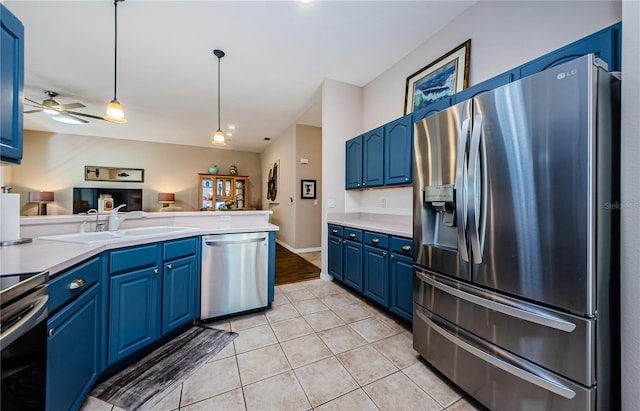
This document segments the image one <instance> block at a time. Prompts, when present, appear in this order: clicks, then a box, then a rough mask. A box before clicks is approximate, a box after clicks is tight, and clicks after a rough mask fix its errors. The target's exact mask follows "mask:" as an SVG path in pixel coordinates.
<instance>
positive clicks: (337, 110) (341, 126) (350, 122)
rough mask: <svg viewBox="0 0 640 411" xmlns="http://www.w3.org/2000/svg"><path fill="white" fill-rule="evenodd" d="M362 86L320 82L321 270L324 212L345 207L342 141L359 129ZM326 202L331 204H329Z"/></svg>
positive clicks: (324, 261) (324, 262) (324, 255)
mask: <svg viewBox="0 0 640 411" xmlns="http://www.w3.org/2000/svg"><path fill="white" fill-rule="evenodd" d="M361 123H362V88H360V87H356V86H353V85H350V84H346V83H342V82H339V81H335V80H330V79H326V80H325V81H324V82H323V83H322V182H323V184H322V198H323V202H322V250H323V253H322V274H321V276H322V277H323V278H330V277H328V275H327V274H326V273H327V252H326V250H327V213H334V212H338V213H342V212H344V211H345V190H344V175H345V156H344V152H345V146H344V142H345V141H346V140H348V139H349V138H351V137H352V136H355V135H356V134H357V133H359V132H360V130H361ZM329 202H333V203H334V207H329V206H328V204H329Z"/></svg>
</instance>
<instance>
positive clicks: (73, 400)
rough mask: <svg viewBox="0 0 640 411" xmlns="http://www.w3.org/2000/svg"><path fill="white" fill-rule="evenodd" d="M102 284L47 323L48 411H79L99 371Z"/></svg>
mask: <svg viewBox="0 0 640 411" xmlns="http://www.w3.org/2000/svg"><path fill="white" fill-rule="evenodd" d="M100 295H101V293H100V283H97V284H94V285H93V286H92V287H91V288H89V289H87V290H86V291H85V292H83V293H82V295H80V296H79V297H78V298H77V299H76V300H74V301H73V302H71V303H70V304H68V305H67V306H65V307H64V308H62V309H61V310H60V311H58V312H57V313H55V314H54V315H52V316H51V317H49V319H48V321H47V327H48V337H47V389H46V403H47V404H46V409H47V410H53V411H55V410H77V409H79V408H80V405H81V404H82V402H83V401H84V399H85V397H86V395H87V394H88V392H89V391H90V390H91V387H92V386H93V384H94V382H95V381H96V378H97V377H98V374H99V373H100V372H101V369H100V349H101V347H100V344H101V341H102V338H101V325H100V324H101V323H100V319H101V304H100Z"/></svg>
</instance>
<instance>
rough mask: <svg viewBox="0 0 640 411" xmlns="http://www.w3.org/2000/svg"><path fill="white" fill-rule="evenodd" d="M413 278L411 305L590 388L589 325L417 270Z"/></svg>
mask: <svg viewBox="0 0 640 411" xmlns="http://www.w3.org/2000/svg"><path fill="white" fill-rule="evenodd" d="M414 274H415V275H414V302H415V303H416V304H418V305H420V306H422V307H424V308H426V309H427V310H429V311H431V312H433V313H435V314H437V315H438V316H440V317H442V318H444V319H446V320H448V321H450V322H452V323H454V324H456V325H458V326H459V327H461V328H462V329H464V330H466V331H468V332H470V333H472V334H474V335H477V336H478V337H480V338H482V339H484V340H486V341H488V342H490V343H491V344H495V345H496V346H498V347H500V348H502V349H505V350H507V351H510V352H511V353H514V354H516V355H518V356H520V357H522V358H526V359H527V360H529V361H531V362H532V363H535V364H538V365H540V366H542V367H544V368H547V369H549V370H551V371H553V372H556V373H558V374H560V375H563V376H565V377H567V378H570V379H572V380H574V381H576V382H578V383H580V384H583V385H586V386H592V385H594V384H595V383H596V372H595V371H596V369H595V368H596V366H595V355H596V354H595V353H596V350H595V331H596V320H595V319H587V318H582V317H577V316H573V315H569V314H565V313H561V312H558V311H553V310H549V309H546V308H543V307H540V306H536V305H534V304H530V303H526V302H523V301H519V300H515V299H512V298H509V297H506V296H503V295H498V294H495V293H489V292H487V291H484V290H481V289H479V288H477V287H472V286H469V285H466V284H462V283H459V282H456V281H452V280H448V279H446V278H443V277H441V276H437V275H434V274H431V273H428V272H425V271H422V270H419V269H414ZM414 318H415V316H414ZM414 335H417V333H416V331H415V330H414Z"/></svg>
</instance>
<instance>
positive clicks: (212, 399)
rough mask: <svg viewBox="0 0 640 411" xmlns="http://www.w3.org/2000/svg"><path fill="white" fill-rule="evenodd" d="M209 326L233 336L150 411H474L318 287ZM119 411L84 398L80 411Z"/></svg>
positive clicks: (407, 345) (408, 353)
mask: <svg viewBox="0 0 640 411" xmlns="http://www.w3.org/2000/svg"><path fill="white" fill-rule="evenodd" d="M212 325H214V326H216V327H218V328H222V329H226V330H233V331H236V332H238V334H239V335H238V337H237V338H236V339H235V340H234V342H233V343H232V344H229V345H228V346H227V347H226V348H224V349H223V350H222V351H221V352H220V353H218V354H217V355H216V356H215V357H213V358H212V359H211V360H210V361H209V362H207V363H206V364H205V365H204V366H202V367H201V368H200V369H198V370H197V371H196V372H195V373H194V374H193V375H192V376H191V377H189V378H188V379H187V380H186V381H185V382H184V383H183V384H181V385H180V386H178V387H177V388H175V389H174V390H172V391H171V392H170V393H168V394H167V396H166V397H165V398H164V399H163V400H162V401H161V402H160V403H159V404H157V405H156V406H155V408H154V410H155V411H172V410H185V411H187V410H188V411H196V410H224V411H231V410H260V411H270V410H273V411H285V410H318V411H330V410H349V411H351V410H357V411H360V410H363V411H366V410H394V411H403V410H407V411H409V410H448V411H469V410H481V409H482V406H481V405H478V404H477V403H476V402H475V401H473V400H472V399H470V398H469V397H467V396H465V394H464V393H463V392H462V391H460V390H459V389H457V388H456V387H455V386H454V385H452V384H451V383H450V382H447V381H446V379H445V378H444V377H442V376H440V375H439V374H438V373H437V371H435V370H433V369H432V368H431V367H430V366H428V365H427V364H426V363H425V362H424V361H423V360H422V359H421V358H420V357H419V355H418V353H417V352H415V351H414V350H413V348H412V334H411V331H410V330H409V329H408V328H407V327H406V326H405V325H403V324H401V323H398V322H396V321H395V320H394V319H392V318H391V317H389V316H387V315H386V314H385V313H383V312H382V311H380V310H378V309H377V308H376V307H374V306H372V305H370V304H368V303H367V302H365V301H363V300H362V299H360V298H359V297H357V296H356V295H355V294H352V293H351V292H350V291H349V290H347V289H346V288H343V287H342V286H340V285H338V284H336V283H334V282H325V281H322V280H320V279H316V280H310V281H305V282H300V283H294V284H286V285H282V286H278V287H276V289H275V301H274V303H273V307H272V308H271V309H270V310H268V311H266V312H260V313H255V314H249V315H245V316H241V317H236V318H232V319H230V320H226V321H220V322H217V323H213V324H212ZM107 410H109V411H120V410H121V409H120V408H118V407H116V406H113V405H111V404H108V403H105V402H103V401H101V400H98V399H96V398H93V397H87V399H86V400H85V402H84V404H83V405H82V407H81V411H107Z"/></svg>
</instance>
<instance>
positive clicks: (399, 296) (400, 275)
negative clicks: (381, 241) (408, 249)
mask: <svg viewBox="0 0 640 411" xmlns="http://www.w3.org/2000/svg"><path fill="white" fill-rule="evenodd" d="M389 261H390V263H389V310H391V312H393V313H395V314H397V315H399V316H400V317H401V318H403V319H405V320H407V321H409V322H411V321H412V320H413V265H412V264H413V260H412V259H411V258H409V257H405V256H402V255H398V254H395V253H394V254H391V258H390V260H389Z"/></svg>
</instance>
